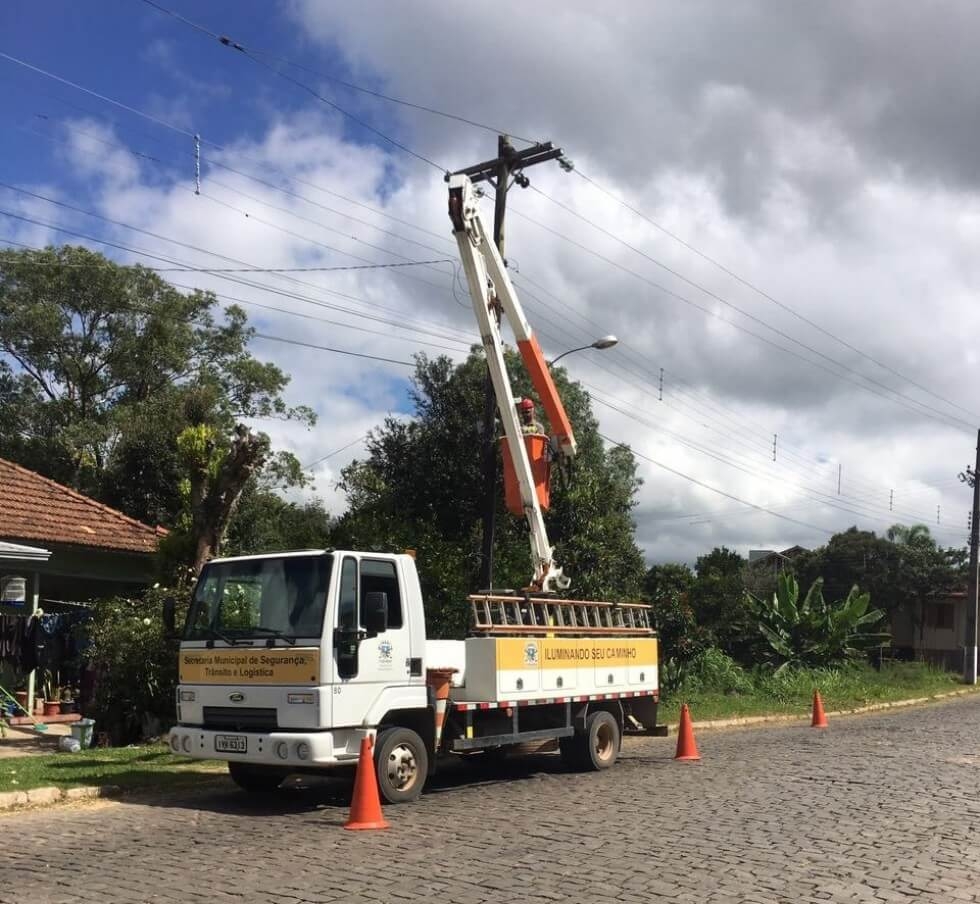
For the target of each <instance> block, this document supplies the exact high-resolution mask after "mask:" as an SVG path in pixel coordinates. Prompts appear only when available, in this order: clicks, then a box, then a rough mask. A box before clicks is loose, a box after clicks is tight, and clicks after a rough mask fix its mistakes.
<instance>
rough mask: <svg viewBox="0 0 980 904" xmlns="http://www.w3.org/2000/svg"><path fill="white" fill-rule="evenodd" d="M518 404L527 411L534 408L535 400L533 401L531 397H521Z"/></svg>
mask: <svg viewBox="0 0 980 904" xmlns="http://www.w3.org/2000/svg"><path fill="white" fill-rule="evenodd" d="M517 406H518V407H519V408H523V409H524V410H525V411H530V410H532V409H533V408H534V402H532V401H531V400H530V399H521V400H520V401H519V402H518V403H517Z"/></svg>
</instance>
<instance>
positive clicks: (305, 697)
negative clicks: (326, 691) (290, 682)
mask: <svg viewBox="0 0 980 904" xmlns="http://www.w3.org/2000/svg"><path fill="white" fill-rule="evenodd" d="M286 702H287V703H316V695H315V694H312V693H304V694H286Z"/></svg>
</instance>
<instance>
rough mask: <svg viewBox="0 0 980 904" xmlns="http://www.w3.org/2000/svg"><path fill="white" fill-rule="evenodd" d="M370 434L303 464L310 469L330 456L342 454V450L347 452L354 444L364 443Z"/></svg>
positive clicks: (304, 467) (307, 469)
mask: <svg viewBox="0 0 980 904" xmlns="http://www.w3.org/2000/svg"><path fill="white" fill-rule="evenodd" d="M370 435H371V434H370V433H365V434H364V435H363V436H359V437H358V438H357V439H355V440H351V441H350V442H349V443H347V445H346V446H341V447H340V448H339V449H334V450H333V452H328V453H327V454H326V455H321V456H320V457H319V458H317V459H314V460H313V461H311V462H310V463H309V464H308V465H303V470H304V471H309V470H310V468H314V467H316V466H317V465H318V464H320V463H321V462H324V461H326V460H327V459H328V458H333V457H334V456H335V455H340V453H341V452H346V451H347V450H348V449H350V448H351V447H352V446H356V445H358V444H360V443H363V442H364V441H365V440H366V439H367V438H368V437H369V436H370Z"/></svg>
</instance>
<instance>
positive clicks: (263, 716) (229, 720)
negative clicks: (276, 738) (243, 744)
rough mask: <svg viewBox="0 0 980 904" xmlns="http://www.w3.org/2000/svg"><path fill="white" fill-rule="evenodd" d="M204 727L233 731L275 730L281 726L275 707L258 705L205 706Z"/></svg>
mask: <svg viewBox="0 0 980 904" xmlns="http://www.w3.org/2000/svg"><path fill="white" fill-rule="evenodd" d="M204 727H205V728H211V729H230V730H232V731H274V730H275V729H276V728H278V727H279V720H278V719H277V718H276V711H275V709H263V708H259V707H256V706H205V707H204Z"/></svg>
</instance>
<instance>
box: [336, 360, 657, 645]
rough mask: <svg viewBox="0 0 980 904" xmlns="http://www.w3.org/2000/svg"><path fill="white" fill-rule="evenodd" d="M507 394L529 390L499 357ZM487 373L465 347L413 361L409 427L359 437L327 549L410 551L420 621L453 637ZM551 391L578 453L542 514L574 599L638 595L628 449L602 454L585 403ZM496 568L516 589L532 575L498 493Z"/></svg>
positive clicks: (521, 537)
mask: <svg viewBox="0 0 980 904" xmlns="http://www.w3.org/2000/svg"><path fill="white" fill-rule="evenodd" d="M507 357H508V368H509V370H510V373H511V374H512V375H515V376H514V379H513V383H514V392H515V394H517V395H521V396H530V395H531V394H532V390H531V386H530V382H529V380H528V379H527V378H526V376H525V375H524V373H523V369H522V367H521V365H520V359H519V358H518V357H517V356H516V355H514V354H511V353H508V356H507ZM485 369H486V365H485V363H484V359H483V356H482V354H481V353H478V352H476V351H474V353H473V354H471V355H470V356H469V358H468V359H467V360H466V361H465V362H463V363H462V364H460V365H458V366H456V365H454V364H453V363H452V362H451V361H449V360H448V359H447V358H437V359H435V360H430V359H428V358H426V357H425V356H420V357H419V358H418V359H417V366H416V370H415V375H414V380H413V388H412V394H411V398H412V402H413V405H414V408H415V417H414V419H412V420H411V421H400V420H396V419H394V418H389V419H388V420H386V421H385V423H384V424H383V425H382V426H381V427H379V428H378V429H377V430H375V431H374V432H373V433H372V435H371V437H370V439H369V440H368V446H367V448H368V458H367V459H366V460H365V461H359V462H355V463H353V464H352V465H350V466H349V467H348V468H347V469H346V470H345V471H344V473H343V479H342V484H341V486H342V488H343V489H344V491H345V492H346V494H347V498H348V501H349V504H350V509H349V512H348V513H347V514H346V515H344V516H343V517H342V518H341V519H340V521H339V523H338V525H337V535H336V536H337V542H338V543H339V544H341V545H351V546H353V547H354V548H359V549H406V548H410V549H415V550H417V562H418V566H419V573H420V578H421V580H422V587H423V591H424V594H425V602H426V607H427V620H428V623H429V625H430V630H433V632H434V633H435V634H442V635H451V634H454V633H457V632H459V631H461V630H463V629H464V628H465V627H466V624H467V620H468V610H467V608H466V605H465V599H466V595H467V594H468V593H470V592H472V591H473V590H474V589H475V585H476V581H477V575H478V571H479V549H480V530H481V525H480V504H481V499H482V487H483V479H482V472H481V468H480V461H481V457H480V450H481V448H482V437H481V434H480V427H479V414H480V411H481V410H482V398H483V395H482V393H483V380H484V374H485ZM553 376H554V377H555V381H556V384H557V386H558V390H559V392H560V393H561V396H562V400H563V402H564V404H565V407H566V410H567V411H568V414H569V417H570V418H571V421H572V424H573V427H574V430H575V435H576V438H577V440H578V446H579V454H578V457H577V458H576V461H575V466H574V473H573V475H572V478H571V480H570V481H569V482H568V483H567V484H565V483H563V482H561V481H553V484H552V504H551V509H550V511H549V512H548V514H547V516H546V521H547V524H548V530H549V534H550V536H551V540H552V543H554V545H555V550H556V557H557V559H558V561H559V562H560V563H561V565H562V566H563V567H564V569H565V572H566V574H568V575H569V576H570V577H571V578H572V581H573V590H574V593H575V595H576V596H578V597H582V598H590V597H591V598H594V599H611V600H615V599H627V598H633V599H635V598H637V597H638V596H639V594H640V587H641V581H642V578H643V571H644V569H643V559H642V556H641V554H640V551H639V549H638V548H637V546H636V543H635V542H634V539H633V522H632V518H631V513H632V509H633V506H634V504H635V494H636V491H637V489H638V487H639V480H638V478H637V476H636V466H635V462H634V459H633V456H632V453H630V451H629V450H628V449H626V448H623V447H614V448H610V449H605V448H604V446H603V443H602V439H601V437H600V436H599V433H598V424H597V422H596V420H595V418H594V416H593V415H592V412H591V407H590V404H589V399H588V395H587V394H586V393H585V392H584V391H583V390H582V388H581V387H580V386H578V384H575V383H571V382H569V381H568V379H567V377H566V375H565V372H564V370H563V369H561V368H556V369H555V371H554V373H553ZM497 499H498V519H497V525H498V526H497V532H496V538H495V540H496V544H495V558H494V571H495V575H496V578H495V583H496V586H498V587H513V588H518V587H524V586H526V585H527V583H528V580H529V578H530V575H531V566H530V553H529V549H528V542H527V527H526V524H525V522H524V521H523V519H518V518H514V517H513V516H511V515H509V514H507V513H506V512H505V511H504V508H503V489H502V486H500V487H498V493H497Z"/></svg>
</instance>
